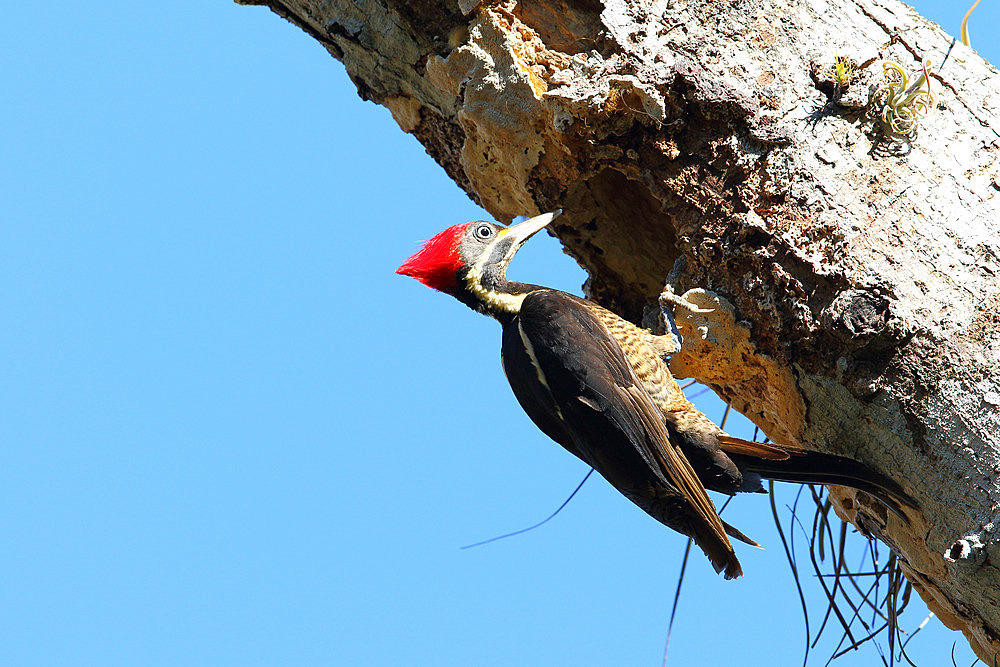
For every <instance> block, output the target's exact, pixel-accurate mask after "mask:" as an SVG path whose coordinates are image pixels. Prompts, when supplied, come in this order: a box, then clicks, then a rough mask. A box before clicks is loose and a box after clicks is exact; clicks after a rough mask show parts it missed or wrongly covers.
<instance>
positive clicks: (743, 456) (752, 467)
mask: <svg viewBox="0 0 1000 667" xmlns="http://www.w3.org/2000/svg"><path fill="white" fill-rule="evenodd" d="M719 443H720V445H721V446H722V450H723V451H724V452H726V454H728V455H729V457H730V458H731V459H732V460H733V463H735V464H736V465H737V466H738V467H739V468H740V470H741V471H748V472H754V473H757V474H759V475H760V476H761V477H763V478H765V479H771V480H774V481H776V482H796V483H798V484H835V485H838V486H849V487H851V488H854V489H858V490H860V491H864V492H865V493H869V494H871V495H873V496H874V497H875V498H877V499H878V500H879V501H881V502H882V503H883V504H884V505H885V506H886V507H888V508H889V509H890V510H892V512H893V513H894V514H896V515H897V516H899V517H900V518H901V519H903V520H904V521H907V518H906V515H905V514H904V513H903V510H902V507H908V508H910V509H914V510H916V509H919V507H918V506H917V503H916V501H914V500H913V499H912V498H911V497H910V496H908V495H907V494H906V492H905V491H903V488H902V487H901V486H900V485H899V484H898V483H896V482H895V481H894V480H892V479H889V478H888V477H886V476H885V475H883V474H882V473H880V472H877V471H875V470H872V469H871V468H869V467H868V466H866V465H865V464H863V463H860V462H858V461H855V460H853V459H849V458H846V457H843V456H837V455H835V454H826V453H823V452H814V451H809V450H805V449H799V448H797V447H789V446H786V445H776V444H774V443H768V444H766V445H762V443H757V442H750V441H748V440H740V439H739V438H733V437H731V436H724V437H720V438H719ZM781 454H783V455H784V456H783V457H782V456H781Z"/></svg>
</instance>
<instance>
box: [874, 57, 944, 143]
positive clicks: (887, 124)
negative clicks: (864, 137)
mask: <svg viewBox="0 0 1000 667" xmlns="http://www.w3.org/2000/svg"><path fill="white" fill-rule="evenodd" d="M922 64H923V71H922V72H921V73H920V74H919V75H918V76H917V78H916V79H915V80H914V81H913V83H912V84H911V83H910V81H909V78H908V77H907V76H906V71H905V70H903V68H902V67H901V66H900V65H899V64H897V63H894V62H892V61H888V62H885V63H883V64H882V72H883V76H884V77H885V82H884V83H883V84H882V85H881V86H879V87H878V88H876V89H875V92H874V93H872V98H871V105H872V106H871V108H872V110H873V112H874V113H875V114H877V117H878V120H879V123H880V124H881V125H882V130H883V132H885V134H886V135H887V136H888V137H889V138H892V139H896V140H899V141H909V140H910V139H912V138H913V137H915V136H916V134H917V121H919V120H920V118H921V117H922V116H926V115H927V114H928V113H930V111H931V109H933V108H934V93H933V92H932V91H931V79H930V75H929V74H928V72H927V66H928V65H930V62H929V61H927V60H925V61H924V62H923V63H922Z"/></svg>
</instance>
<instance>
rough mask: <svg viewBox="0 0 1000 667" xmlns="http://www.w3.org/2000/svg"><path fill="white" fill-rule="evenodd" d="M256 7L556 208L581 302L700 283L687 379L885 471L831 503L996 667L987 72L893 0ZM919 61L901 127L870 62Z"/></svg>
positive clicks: (462, 175)
mask: <svg viewBox="0 0 1000 667" xmlns="http://www.w3.org/2000/svg"><path fill="white" fill-rule="evenodd" d="M243 2H244V4H266V5H269V6H270V7H271V8H272V9H273V10H274V11H275V12H277V13H278V14H280V15H282V16H284V17H285V18H288V19H289V20H291V21H293V22H294V23H296V24H297V25H299V26H300V27H302V28H303V29H304V30H306V31H307V32H308V33H309V34H310V35H312V36H313V37H314V38H316V39H317V40H319V41H320V42H321V43H322V44H323V45H324V46H325V47H326V48H327V49H328V50H329V51H330V53H331V54H333V55H334V56H335V57H337V58H338V59H340V60H342V61H343V62H344V64H345V65H346V67H347V71H348V73H349V75H350V76H351V78H352V80H353V81H354V82H355V84H356V85H357V87H358V91H359V93H360V94H361V96H362V97H363V98H366V99H371V100H374V101H375V102H378V103H379V104H383V105H385V106H387V107H388V108H389V109H390V110H391V111H392V114H393V116H394V118H395V119H396V121H397V122H398V123H399V125H400V127H401V128H402V129H403V130H405V131H406V132H410V133H412V134H414V135H415V136H416V137H417V138H418V139H419V140H420V141H421V142H422V143H423V144H424V146H426V148H427V151H428V153H430V155H431V156H432V157H433V158H434V159H435V160H436V161H437V162H438V163H439V164H440V165H441V166H442V167H444V169H445V170H446V171H447V172H448V174H449V175H450V176H451V178H452V179H454V181H455V182H456V183H458V185H459V186H461V187H462V188H463V189H464V190H465V191H466V192H467V193H468V194H469V196H470V197H472V198H473V199H474V200H475V201H476V202H478V203H479V204H481V205H482V206H483V207H484V208H485V209H486V210H488V211H489V212H490V213H491V214H493V215H494V216H495V217H496V218H497V219H498V220H502V221H509V220H510V219H511V218H512V217H514V216H517V215H522V214H535V213H538V212H540V211H546V210H551V209H555V208H563V209H564V210H565V214H564V215H563V216H562V217H560V218H559V219H558V220H557V221H556V222H555V224H554V230H553V231H554V233H555V234H556V235H557V236H558V237H559V239H560V240H561V241H562V243H563V244H564V246H565V248H566V249H567V251H568V252H569V253H570V254H571V255H573V256H574V257H575V258H576V259H577V261H579V262H580V264H581V265H582V266H583V267H584V268H585V269H586V270H587V271H588V273H589V275H590V279H589V280H588V282H587V284H586V286H585V290H586V291H587V293H588V295H589V296H591V297H592V298H594V299H597V300H598V301H600V302H601V303H602V304H604V305H605V306H607V307H609V308H611V309H613V310H615V311H617V312H618V313H620V314H622V315H623V316H626V317H628V318H630V319H632V320H634V321H640V320H641V319H642V318H643V314H644V312H645V313H646V314H648V313H649V312H650V310H651V309H655V306H656V303H657V299H658V296H659V295H660V293H661V292H662V291H663V290H664V286H665V284H667V286H669V287H671V288H672V291H673V292H676V293H681V292H683V291H688V290H691V289H693V288H697V289H695V290H694V291H689V292H688V293H687V295H686V297H687V299H688V302H690V303H695V304H697V305H700V306H702V310H703V309H704V308H705V307H708V308H712V310H711V312H707V313H706V312H701V311H700V310H699V309H690V308H684V307H679V308H677V309H676V315H677V318H678V321H679V324H680V325H681V328H682V333H684V334H685V350H684V352H683V353H682V354H679V355H676V356H675V358H674V359H673V361H672V368H673V369H674V370H675V371H676V374H677V375H679V376H691V377H695V378H697V379H699V380H701V381H702V382H705V383H707V384H709V385H710V386H711V387H713V388H714V389H715V390H716V391H717V392H718V393H719V394H720V395H721V396H722V397H723V398H725V399H726V400H728V401H729V402H730V403H731V404H732V405H733V407H735V408H736V409H738V410H739V411H740V412H742V413H744V414H745V415H747V416H748V417H750V418H751V419H752V420H753V421H754V422H756V423H757V424H758V425H760V426H761V427H762V428H763V429H764V431H765V432H766V433H767V434H768V435H769V436H770V437H771V438H772V439H773V440H775V441H778V442H783V443H789V444H796V445H800V446H803V447H808V448H814V449H821V450H826V451H831V452H835V453H838V454H842V455H847V456H852V457H855V458H857V459H859V460H861V461H864V462H865V463H867V464H869V465H871V466H872V467H875V468H877V469H879V470H882V471H883V472H885V473H886V474H888V475H890V476H892V477H893V478H894V479H896V480H898V481H899V482H900V483H901V484H902V485H903V486H904V487H905V488H906V490H907V491H908V492H909V493H910V494H911V495H912V496H913V497H914V498H915V499H916V500H917V502H918V503H919V504H920V507H921V512H920V513H919V514H914V515H913V516H912V517H911V518H910V523H909V524H906V523H905V522H903V521H901V520H899V519H898V518H897V517H896V516H894V515H891V514H889V515H888V516H887V515H886V512H885V511H884V508H882V507H881V506H879V505H877V504H876V503H873V502H871V501H870V500H869V499H866V498H865V497H864V496H863V495H859V494H855V493H853V492H849V491H844V490H838V491H837V492H836V493H835V496H836V498H837V499H838V503H839V507H838V510H839V511H840V513H841V515H842V516H843V517H845V518H847V519H849V520H851V521H852V522H854V523H855V524H856V525H857V526H859V527H861V528H862V529H864V530H866V531H868V532H871V533H875V534H877V535H878V536H879V537H880V538H881V539H883V540H884V541H886V542H887V543H888V544H889V545H891V546H892V548H893V549H894V550H895V551H896V553H897V554H898V555H899V556H900V559H901V561H902V563H903V568H904V571H905V573H906V575H907V577H908V578H909V580H910V581H911V582H912V583H913V585H914V586H915V587H916V588H917V590H918V591H919V592H920V594H921V596H922V597H923V599H924V600H925V601H926V602H927V604H928V606H929V607H930V608H931V610H933V611H934V612H935V613H936V614H937V615H938V616H939V617H940V618H941V620H942V621H943V622H944V623H945V624H946V625H947V626H948V627H951V628H954V629H960V630H962V632H964V633H965V636H966V637H967V638H968V640H969V642H970V644H971V646H972V648H973V650H974V651H975V652H976V653H977V655H979V657H980V658H982V659H983V660H984V661H985V662H986V663H987V664H993V659H994V656H995V655H996V654H997V653H1000V569H998V568H1000V549H998V537H997V531H996V530H995V525H996V522H997V520H998V519H1000V481H998V480H1000V435H998V434H1000V329H998V325H1000V315H998V307H1000V281H998V275H1000V248H998V246H1000V210H998V209H1000V205H998V204H1000V174H998V165H1000V155H998V153H1000V134H998V132H997V129H995V128H1000V123H998V115H1000V74H998V72H997V70H996V69H994V68H993V67H991V66H990V65H989V64H987V63H986V62H984V61H983V60H982V59H981V58H979V57H978V56H977V55H976V54H975V53H974V52H973V51H972V50H970V49H969V48H968V47H965V46H963V45H962V44H961V43H955V40H953V39H952V38H951V37H949V36H948V35H946V34H945V33H944V32H943V31H942V30H941V29H940V28H939V27H938V26H937V25H935V24H933V23H930V22H929V21H927V20H925V19H923V18H921V17H920V16H919V15H917V14H916V13H915V12H914V11H913V10H912V9H910V8H909V7H907V6H906V5H903V4H902V3H900V2H896V1H894V0H736V1H735V2H730V3H717V2H698V1H697V0H696V1H694V2H684V1H682V0H670V1H653V0H632V1H630V2H629V1H624V0H604V1H603V2H602V1H600V0H524V1H522V2H516V1H514V0H508V1H505V2H476V1H475V0H458V2H452V1H449V2H439V1H436V0H435V1H432V0H271V1H270V2H268V1H266V0H265V1H254V0H243ZM838 57H839V58H841V62H842V64H844V63H846V64H847V65H848V67H849V68H850V67H853V72H851V71H847V73H846V76H845V72H844V71H841V72H839V73H838V72H837V70H836V63H837V59H838ZM924 58H927V59H929V60H930V68H929V69H930V74H931V87H932V89H933V92H934V95H935V96H936V104H935V105H934V106H933V107H932V108H931V109H930V113H928V114H927V115H926V116H924V117H922V118H920V119H919V123H918V126H917V133H916V135H915V136H910V137H909V138H908V139H903V138H901V137H900V136H891V135H892V133H891V132H888V131H886V130H885V128H884V127H883V125H882V124H881V123H880V122H879V121H878V119H877V118H875V116H878V114H879V111H880V109H881V107H879V106H878V105H877V104H874V103H873V104H869V98H870V94H871V91H872V90H873V89H874V88H875V87H878V86H879V85H881V84H882V83H883V65H882V63H883V61H889V60H891V61H895V62H897V63H899V64H900V65H901V66H902V68H903V69H904V70H907V71H908V72H909V73H910V75H911V77H914V76H916V73H917V72H919V71H920V70H921V63H922V61H923V59H924ZM838 76H839V80H838ZM845 84H846V85H845ZM665 300H666V301H668V302H669V301H671V300H672V301H673V302H676V304H680V305H681V306H683V305H684V302H683V301H681V300H680V299H678V298H675V297H670V294H669V293H667V294H666V295H665ZM676 304H675V305H676Z"/></svg>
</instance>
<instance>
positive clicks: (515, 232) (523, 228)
mask: <svg viewBox="0 0 1000 667" xmlns="http://www.w3.org/2000/svg"><path fill="white" fill-rule="evenodd" d="M560 213H562V209H561V208H560V209H556V210H555V211H551V212H549V213H542V214H541V215H536V216H535V217H534V218H529V219H528V220H525V221H524V222H521V223H518V224H516V225H514V226H513V227H508V228H507V229H506V230H504V232H503V237H504V238H509V239H512V240H513V241H514V244H513V245H512V247H511V250H514V251H515V252H516V251H517V249H518V248H520V247H521V246H522V245H524V242H525V241H527V240H528V239H530V238H531V237H532V236H534V235H535V234H537V233H538V232H540V231H542V230H543V229H545V226H546V225H548V224H549V223H550V222H552V221H553V220H555V219H556V216H558V215H559V214H560Z"/></svg>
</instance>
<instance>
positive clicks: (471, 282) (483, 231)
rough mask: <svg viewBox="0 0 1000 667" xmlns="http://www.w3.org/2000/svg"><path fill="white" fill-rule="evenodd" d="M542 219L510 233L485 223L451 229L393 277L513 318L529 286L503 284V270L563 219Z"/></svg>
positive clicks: (549, 215)
mask: <svg viewBox="0 0 1000 667" xmlns="http://www.w3.org/2000/svg"><path fill="white" fill-rule="evenodd" d="M561 212H562V211H553V212H551V213H543V214H542V215H539V216H536V217H534V218H531V219H529V220H525V221H524V222H522V223H519V224H517V225H514V226H513V227H503V226H501V225H498V224H495V223H492V222H485V221H482V220H480V221H476V222H467V223H463V224H460V225H454V226H452V227H449V228H448V229H446V230H444V231H443V232H441V233H439V234H438V235H437V236H435V237H434V238H432V239H431V240H430V241H427V242H426V243H425V244H424V245H423V247H422V248H421V249H420V250H419V251H418V252H416V253H415V254H414V255H413V256H412V257H410V258H409V259H407V260H406V261H405V262H403V264H402V265H401V266H400V267H399V268H398V269H396V273H399V274H402V275H404V276H412V277H413V278H416V279H417V280H419V281H420V282H422V283H423V284H425V285H427V286H428V287H433V288H434V289H436V290H439V291H441V292H445V293H447V294H451V295H452V296H454V297H456V298H458V299H459V300H460V301H462V302H464V303H466V304H468V305H470V306H472V307H473V308H475V309H476V310H479V311H481V312H484V313H487V314H491V315H496V314H497V313H498V311H500V312H508V313H509V312H516V311H517V309H518V308H520V301H521V300H523V298H524V294H526V293H527V292H526V291H525V290H524V288H526V287H532V288H534V289H537V288H535V287H534V286H528V285H521V284H520V283H511V282H509V281H508V280H507V266H508V265H509V264H510V262H511V260H512V259H514V255H515V254H516V253H517V251H518V250H519V249H520V248H521V246H522V245H524V242H525V241H527V240H528V239H529V238H531V237H532V236H534V235H535V234H536V233H537V232H539V231H541V230H542V229H543V228H544V227H545V226H546V225H548V224H549V223H550V222H552V220H553V219H554V218H555V217H556V216H557V215H559V214H560V213H561Z"/></svg>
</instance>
